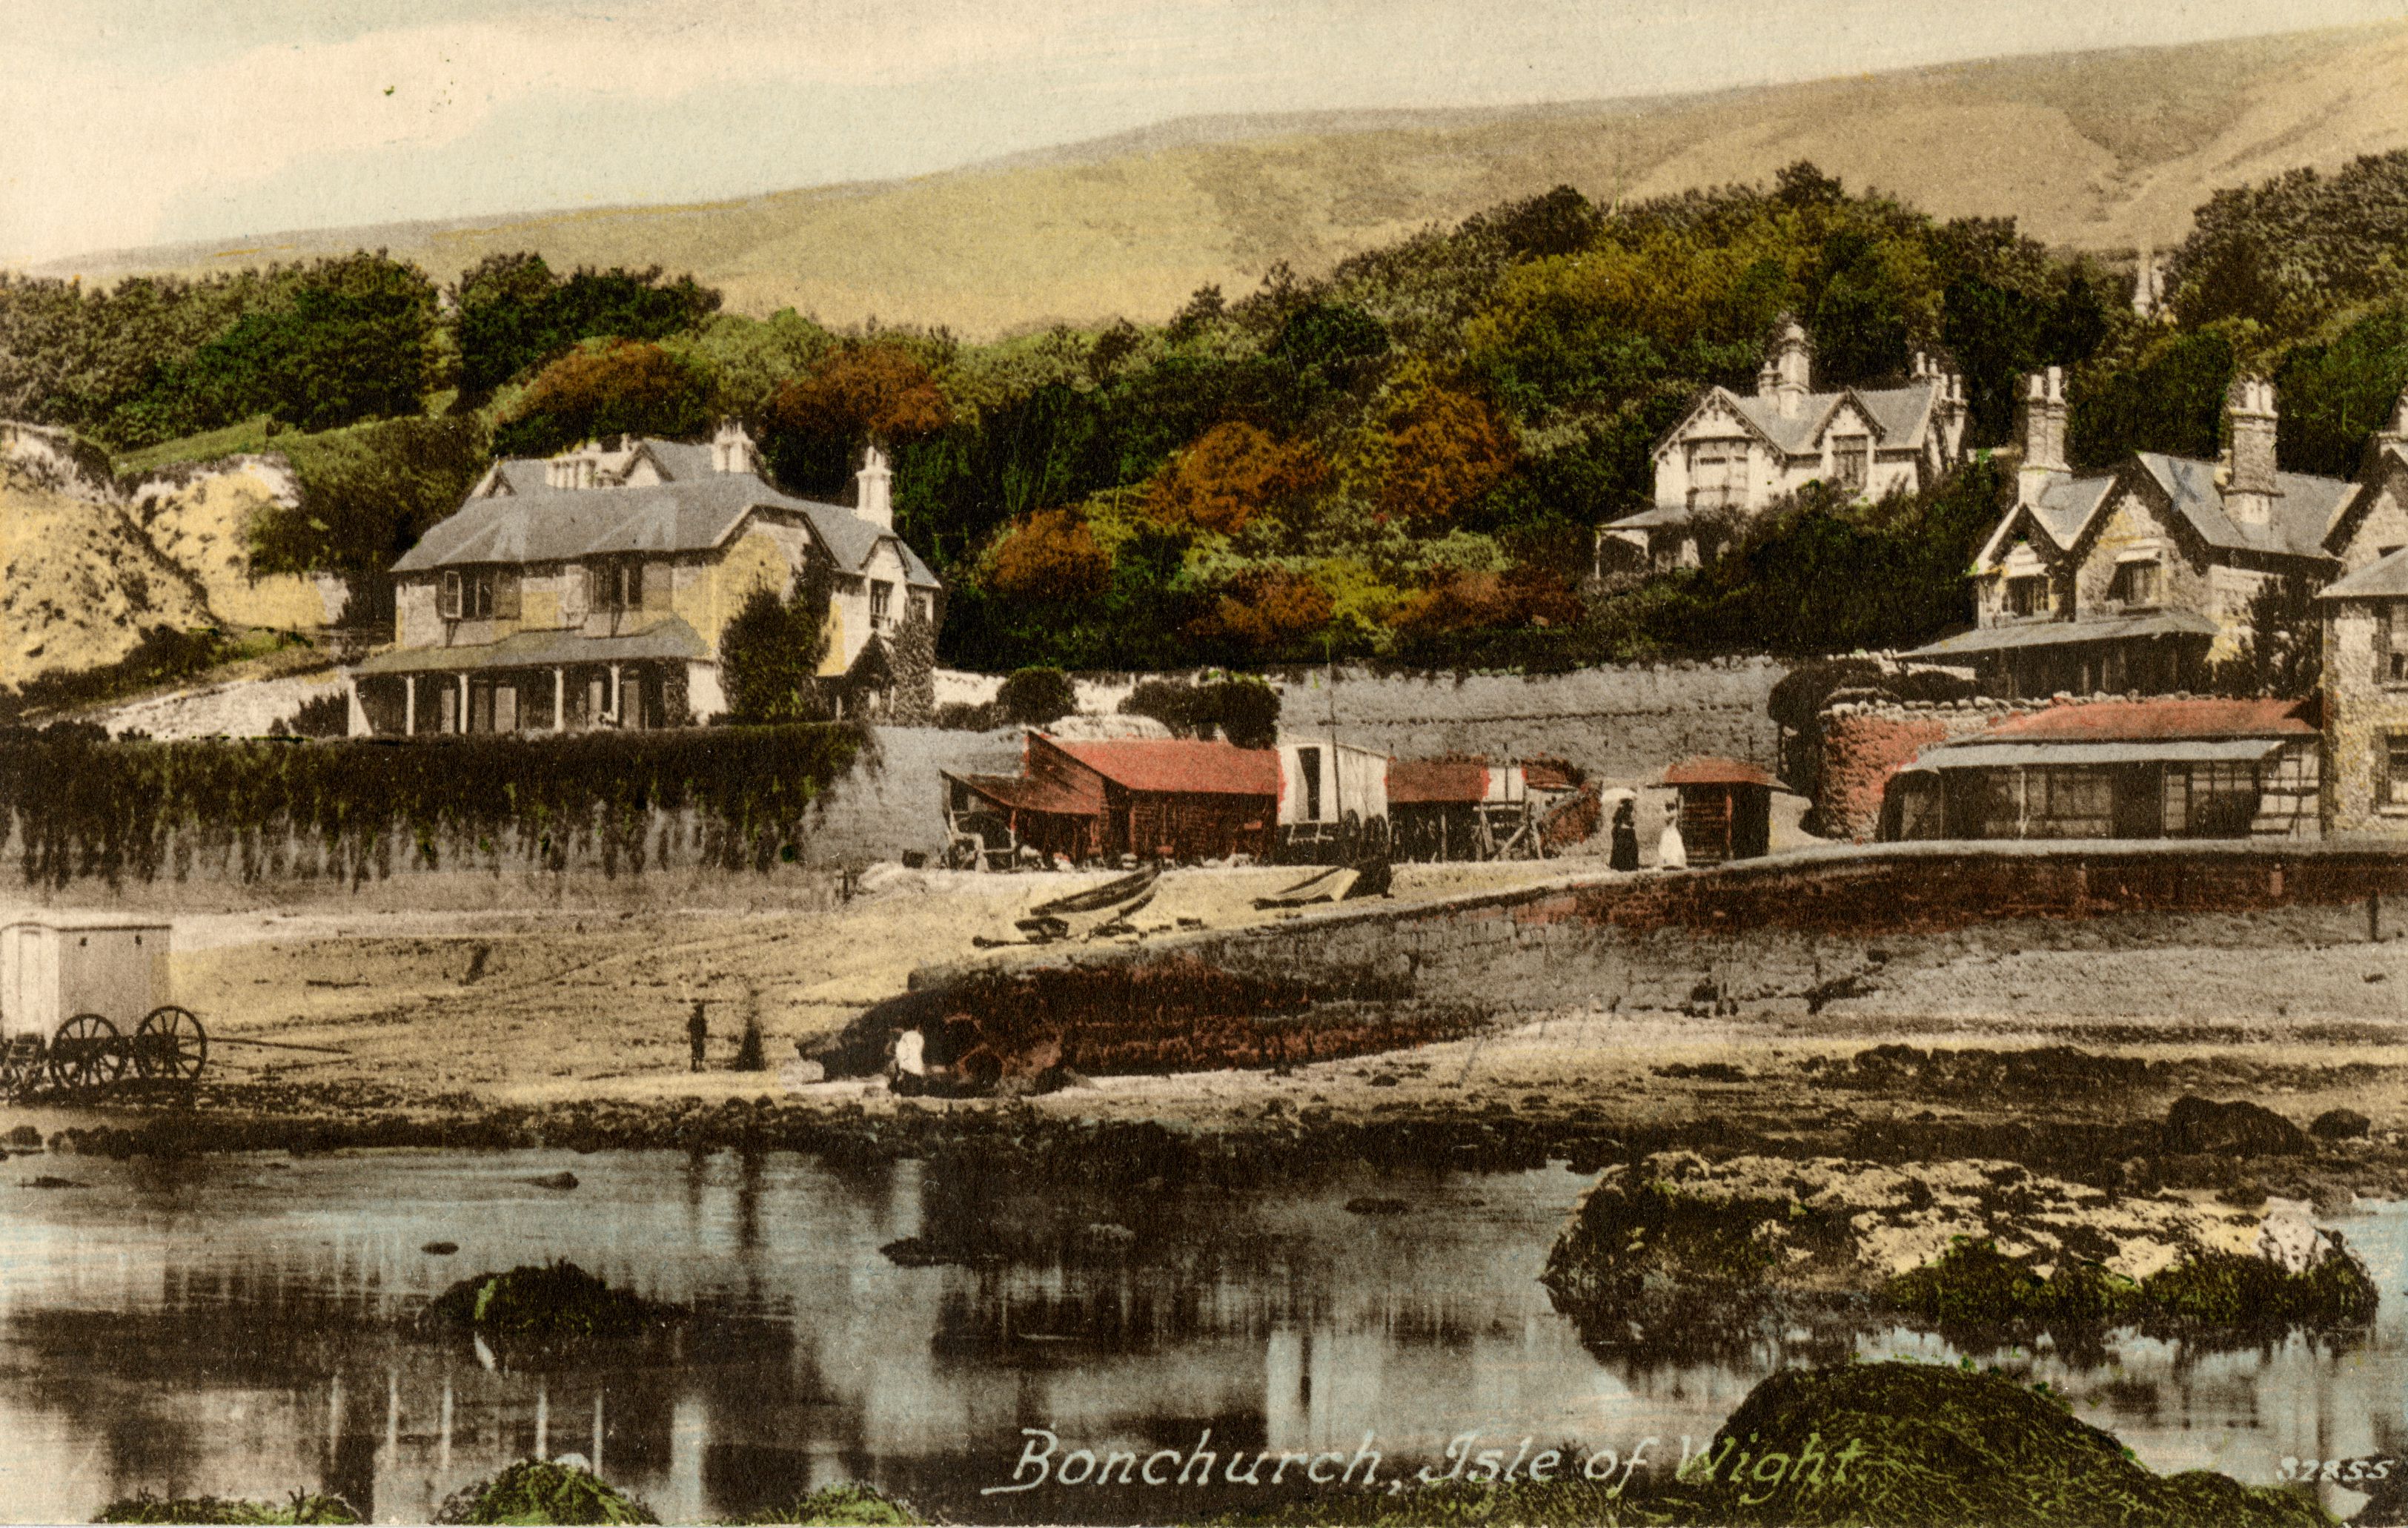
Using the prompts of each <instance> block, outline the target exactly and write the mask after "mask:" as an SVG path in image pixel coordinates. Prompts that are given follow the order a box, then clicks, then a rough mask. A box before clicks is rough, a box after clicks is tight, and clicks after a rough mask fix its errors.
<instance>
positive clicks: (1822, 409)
mask: <svg viewBox="0 0 2408 1528" xmlns="http://www.w3.org/2000/svg"><path fill="white" fill-rule="evenodd" d="M1940 387H1941V384H1940V383H1939V382H1936V381H1931V380H1922V381H1916V382H1909V383H1907V384H1906V385H1905V386H1904V387H1885V388H1854V387H1851V388H1843V389H1842V390H1841V391H1839V392H1836V393H1808V394H1806V395H1805V396H1803V397H1801V398H1800V399H1799V403H1798V411H1797V412H1796V413H1792V414H1785V413H1782V412H1781V411H1779V409H1778V408H1776V407H1775V400H1774V399H1772V398H1770V397H1764V396H1749V395H1745V394H1740V393H1734V392H1732V391H1731V390H1730V389H1729V388H1727V387H1714V388H1710V389H1709V390H1707V391H1706V392H1705V393H1703V394H1701V395H1700V396H1699V398H1698V401H1697V402H1696V403H1695V404H1693V405H1691V406H1690V408H1689V411H1688V412H1686V413H1684V414H1683V415H1682V416H1681V422H1680V423H1679V424H1677V425H1673V426H1672V428H1671V430H1670V432H1668V433H1667V434H1666V435H1665V437H1664V439H1662V440H1659V441H1657V442H1656V452H1657V453H1658V454H1661V453H1662V452H1663V451H1664V450H1665V449H1667V448H1668V447H1670V445H1671V444H1672V442H1673V441H1674V440H1678V439H1680V437H1681V434H1682V432H1683V431H1684V430H1686V429H1687V428H1688V427H1689V424H1690V422H1691V421H1692V420H1694V419H1696V418H1697V417H1698V415H1699V413H1700V412H1702V411H1704V410H1705V409H1706V408H1707V407H1708V406H1709V405H1711V404H1713V403H1716V402H1720V403H1722V404H1724V405H1726V406H1727V408H1729V409H1730V411H1732V412H1733V413H1735V414H1737V415H1738V416H1739V418H1740V420H1741V422H1742V424H1744V425H1746V426H1747V427H1748V429H1749V430H1750V431H1751V432H1752V433H1754V434H1755V435H1756V436H1758V437H1759V438H1761V439H1762V440H1764V441H1765V442H1766V443H1768V444H1770V445H1772V446H1775V447H1778V448H1779V449H1780V450H1782V451H1783V452H1785V453H1787V454H1789V455H1792V456H1800V455H1806V454H1810V453H1812V451H1813V447H1814V442H1815V441H1816V440H1819V439H1820V438H1821V437H1822V434H1823V431H1824V429H1825V428H1826V427H1827V426H1828V425H1829V424H1830V422H1831V416H1832V415H1833V414H1835V413H1837V412H1838V411H1839V410H1840V406H1841V405H1842V404H1844V403H1851V402H1853V403H1855V404H1856V406H1857V407H1858V408H1860V409H1861V410H1862V411H1864V415H1865V417H1866V418H1867V419H1868V420H1870V421H1871V424H1872V427H1873V433H1874V435H1875V437H1876V438H1877V439H1878V440H1880V442H1881V443H1882V444H1883V445H1885V446H1890V447H1894V448H1895V447H1906V446H1916V445H1920V444H1921V443H1922V440H1923V432H1924V429H1925V427H1926V426H1927V425H1929V424H1930V422H1931V412H1932V409H1933V407H1934V406H1935V405H1936V404H1937V403H1938V402H1939V401H1940Z"/></svg>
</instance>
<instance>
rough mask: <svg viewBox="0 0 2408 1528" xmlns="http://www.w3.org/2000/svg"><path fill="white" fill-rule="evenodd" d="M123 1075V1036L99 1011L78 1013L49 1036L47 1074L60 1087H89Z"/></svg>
mask: <svg viewBox="0 0 2408 1528" xmlns="http://www.w3.org/2000/svg"><path fill="white" fill-rule="evenodd" d="M123 1075H125V1037H124V1036H122V1035H121V1034H119V1033H118V1032H117V1026H116V1025H114V1024H111V1023H110V1022H109V1021H108V1020H107V1019H105V1018H103V1017H101V1016H99V1015H98V1014H78V1015H76V1016H75V1017H73V1018H71V1019H68V1020H67V1021H66V1022H65V1023H64V1024H62V1025H60V1026H59V1032H58V1033H57V1034H56V1035H54V1036H52V1037H51V1039H50V1078H51V1080H52V1081H54V1082H56V1083H57V1084H58V1085H59V1086H60V1087H62V1088H92V1087H95V1086H104V1085H106V1084H108V1083H112V1082H115V1081H116V1080H117V1079H118V1078H120V1077H122V1076H123Z"/></svg>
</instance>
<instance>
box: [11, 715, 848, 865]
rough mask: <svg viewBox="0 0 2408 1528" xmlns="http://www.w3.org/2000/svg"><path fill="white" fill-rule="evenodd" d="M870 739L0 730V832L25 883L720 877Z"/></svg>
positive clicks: (752, 857)
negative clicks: (332, 737)
mask: <svg viewBox="0 0 2408 1528" xmlns="http://www.w3.org/2000/svg"><path fill="white" fill-rule="evenodd" d="M875 758H876V753H875V743H874V742H872V741H871V739H870V737H869V734H868V733H867V731H865V730H863V729H862V728H855V727H851V726H841V725H798V726H786V727H736V728H709V729H707V730H706V729H701V728H696V729H693V730H664V731H658V732H593V733H581V734H577V735H572V736H568V737H557V738H520V737H469V738H446V739H440V740H419V741H414V742H406V743H404V742H375V741H366V740H361V741H343V742H142V741H117V742H111V741H109V740H108V739H107V738H105V737H103V736H101V735H100V733H99V731H98V729H97V728H89V727H53V728H47V729H45V730H43V731H40V732H34V731H26V730H20V731H11V732H0V825H5V826H6V827H7V829H8V841H7V842H8V844H9V846H10V847H12V848H13V849H14V850H15V852H16V853H17V856H18V858H19V864H20V868H21V869H22V872H23V874H24V877H25V880H26V881H27V882H28V883H29V884H35V885H48V886H53V887H65V886H66V885H67V884H69V883H70V882H72V881H75V880H78V879H99V880H105V881H107V882H108V884H110V885H111V886H116V885H120V884H122V883H123V882H124V881H126V880H128V879H131V880H136V881H152V880H157V879H159V878H161V877H163V876H167V877H173V878H175V879H179V880H180V879H183V878H184V877H186V876H187V875H188V874H190V873H191V871H192V869H193V861H194V860H195V859H196V858H199V859H202V860H204V861H205V862H215V863H222V865H223V867H224V869H223V872H222V873H224V874H226V875H229V876H232V877H234V878H236V879H240V880H243V881H253V880H258V879H260V878H262V877H264V876H269V875H276V874H280V873H284V872H286V870H287V869H288V864H287V862H288V860H289V859H291V858H298V857H303V856H314V857H316V858H318V859H319V861H320V863H319V867H318V868H317V870H316V871H315V872H314V873H318V874H323V875H328V876H341V877H342V878H344V879H347V880H349V881H351V882H352V883H353V884H357V883H359V882H362V881H365V880H367V879H368V878H370V877H371V876H382V875H387V874H390V873H392V872H393V870H394V865H395V861H396V859H398V860H399V861H400V862H401V863H402V864H403V865H405V866H408V865H411V864H415V865H417V866H420V867H422V868H425V869H436V868H440V867H442V866H444V865H446V864H462V863H476V862H482V863H488V864H495V865H498V864H499V863H500V862H501V861H502V860H503V859H505V858H509V859H515V860H517V861H518V862H520V863H522V864H523V865H525V866H527V867H529V868H532V869H541V870H565V869H566V868H567V867H568V865H569V863H570V861H571V860H572V858H586V857H591V858H594V859H597V860H598V861H599V862H600V865H601V868H602V870H603V872H604V873H606V874H610V875H616V874H618V873H619V872H621V871H623V870H624V871H629V872H642V871H643V870H644V869H645V868H646V866H647V865H648V864H656V863H660V862H663V861H665V860H666V859H667V858H668V857H669V856H670V855H671V853H672V852H673V851H675V850H677V849H681V848H682V849H685V850H688V851H690V852H691V853H692V855H693V857H694V858H695V861H696V862H698V863H701V864H705V865H715V866H720V867H723V868H725V869H729V870H741V869H745V868H748V867H749V868H751V869H753V870H756V871H766V870H767V869H769V868H770V867H771V866H772V865H775V864H777V863H779V862H780V861H781V859H790V858H793V857H794V854H795V852H796V843H797V842H798V840H799V839H800V838H801V837H802V834H803V826H804V820H805V816H806V814H807V813H808V812H809V810H810V806H811V804H812V802H814V801H815V800H818V799H819V798H820V796H821V795H822V793H823V792H824V791H825V790H826V789H827V788H828V786H829V785H830V783H831V782H833V781H835V780H836V779H838V778H839V777H840V776H841V775H843V774H844V773H845V771H848V770H850V769H851V768H853V765H854V763H855V761H856V760H863V761H865V762H870V763H874V761H875Z"/></svg>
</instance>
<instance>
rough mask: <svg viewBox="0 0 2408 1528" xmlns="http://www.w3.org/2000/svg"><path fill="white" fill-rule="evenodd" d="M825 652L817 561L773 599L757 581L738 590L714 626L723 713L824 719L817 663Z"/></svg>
mask: <svg viewBox="0 0 2408 1528" xmlns="http://www.w3.org/2000/svg"><path fill="white" fill-rule="evenodd" d="M827 650H828V580H827V572H826V569H824V568H823V567H821V566H820V565H819V564H818V563H817V562H814V563H812V564H811V565H810V569H809V570H808V571H806V573H805V574H804V576H803V577H802V578H800V579H798V580H797V581H796V584H795V588H794V591H793V592H792V593H791V594H789V595H788V596H786V597H785V598H782V599H781V598H779V596H778V591H777V590H775V589H772V588H769V587H768V586H767V585H766V584H764V585H762V586H760V587H757V588H755V589H753V592H752V593H751V594H749V595H747V596H745V598H744V603H743V604H742V605H741V606H739V607H738V610H737V612H736V613H735V614H734V615H733V616H730V617H729V618H728V622H727V625H726V627H724V628H723V629H722V631H721V632H720V637H719V662H720V674H721V676H722V678H723V680H724V683H725V685H726V687H727V714H728V719H729V720H731V721H736V722H753V723H767V722H816V721H824V720H825V719H826V717H827V697H826V693H825V688H824V685H822V684H821V682H820V677H819V673H820V665H821V664H822V663H823V662H824V661H825V660H826V658H827Z"/></svg>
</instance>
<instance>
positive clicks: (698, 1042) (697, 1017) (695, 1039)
mask: <svg viewBox="0 0 2408 1528" xmlns="http://www.w3.org/2000/svg"><path fill="white" fill-rule="evenodd" d="M685 1038H686V1043H687V1044H688V1045H691V1046H693V1047H694V1065H693V1067H692V1068H691V1070H693V1071H695V1072H699V1071H701V1070H702V1053H703V1051H704V1049H705V1048H706V1047H707V1046H709V1045H710V1020H709V1019H707V1018H705V1017H703V1016H702V1004H701V1003H699V1002H697V1003H695V1005H694V1014H693V1016H691V1017H689V1018H687V1020H686V1021H685Z"/></svg>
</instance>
